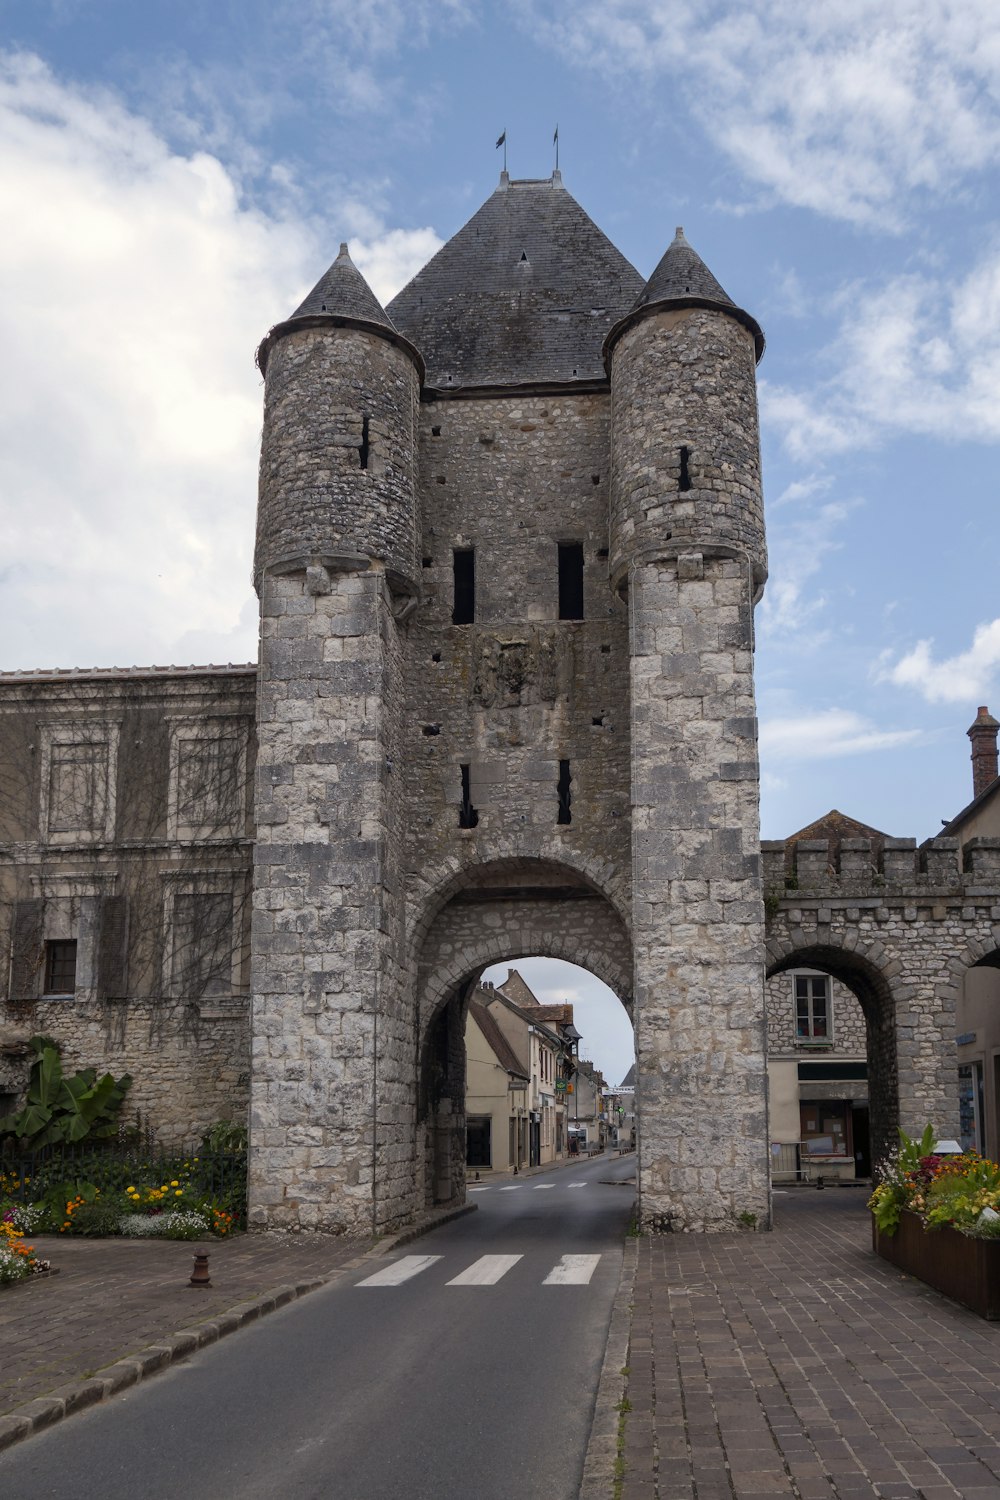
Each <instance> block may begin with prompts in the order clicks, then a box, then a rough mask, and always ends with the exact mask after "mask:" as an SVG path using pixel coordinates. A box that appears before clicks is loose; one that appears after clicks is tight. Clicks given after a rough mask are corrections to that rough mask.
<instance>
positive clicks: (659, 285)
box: [606, 227, 764, 360]
mask: <svg viewBox="0 0 1000 1500" xmlns="http://www.w3.org/2000/svg"><path fill="white" fill-rule="evenodd" d="M653 307H656V308H661V307H718V308H722V309H723V310H724V311H726V312H728V313H731V314H732V316H733V317H734V318H736V319H737V321H738V322H740V323H742V324H743V325H744V327H745V328H749V330H750V332H751V333H752V334H753V337H754V344H755V345H756V349H757V358H758V360H759V359H760V357H761V355H762V354H763V352H764V335H763V333H762V331H761V328H760V325H759V323H758V322H757V320H756V319H755V318H752V317H751V316H750V314H749V313H747V312H744V311H743V309H742V308H741V307H737V306H736V303H735V302H734V301H733V299H732V297H730V296H729V294H728V293H727V292H725V291H724V290H723V288H722V287H721V286H720V284H719V282H718V281H716V279H715V277H714V276H713V275H712V273H711V271H710V270H709V269H708V267H707V266H706V264H705V262H704V261H703V260H702V258H701V256H700V255H699V254H698V252H697V250H695V248H694V246H693V245H691V244H689V243H688V240H687V239H686V237H685V234H684V230H683V229H682V228H680V227H678V229H677V232H676V234H675V235H674V238H673V239H672V240H671V242H670V244H669V245H668V246H667V249H666V251H665V252H664V255H663V258H662V259H661V261H660V263H659V265H658V266H657V267H656V270H655V271H654V272H653V274H652V276H651V277H650V278H649V280H648V281H647V282H646V285H645V286H644V287H643V289H642V291H641V292H640V293H639V295H638V297H637V298H636V299H635V302H634V303H633V304H632V306H631V308H630V309H629V311H628V314H627V316H626V317H624V318H623V319H622V321H621V322H620V323H619V324H617V325H616V326H615V327H614V328H613V329H612V330H611V332H610V333H609V334H608V338H607V344H606V352H607V353H608V354H610V352H611V348H612V346H613V345H614V343H615V341H616V340H617V339H618V337H619V335H620V334H622V333H624V331H625V329H626V328H628V327H630V326H631V324H632V323H634V322H636V321H637V320H638V318H639V317H641V316H642V314H643V312H645V310H646V309H647V308H653Z"/></svg>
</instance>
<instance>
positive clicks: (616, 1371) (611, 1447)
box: [579, 1235, 639, 1500]
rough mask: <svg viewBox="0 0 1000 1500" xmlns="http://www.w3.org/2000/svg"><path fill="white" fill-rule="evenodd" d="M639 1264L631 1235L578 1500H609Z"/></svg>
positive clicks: (624, 1256) (637, 1245) (623, 1265)
mask: <svg viewBox="0 0 1000 1500" xmlns="http://www.w3.org/2000/svg"><path fill="white" fill-rule="evenodd" d="M638 1264H639V1242H638V1239H637V1238H636V1237H635V1236H634V1235H630V1236H629V1237H628V1239H627V1240H626V1241H625V1248H624V1251H623V1254H622V1272H621V1276H620V1278H619V1281H618V1291H617V1292H616V1293H615V1302H614V1306H613V1308H612V1309H611V1325H610V1327H609V1328H608V1342H607V1347H606V1348H605V1351H604V1363H603V1365H602V1366H601V1378H600V1381H599V1382H598V1386H597V1401H596V1402H595V1405H594V1420H593V1423H592V1424H591V1428H590V1440H589V1442H588V1443H587V1457H586V1458H585V1460H584V1464H583V1483H582V1484H581V1486H580V1496H579V1500H611V1496H612V1495H613V1493H614V1485H615V1460H616V1459H617V1457H618V1417H619V1408H620V1406H621V1403H622V1401H623V1400H624V1398H625V1393H626V1391H627V1389H628V1376H627V1375H626V1374H625V1373H624V1372H625V1370H626V1369H627V1368H628V1351H629V1343H630V1341H631V1337H632V1303H633V1297H634V1293H635V1275H636V1268H637V1267H638Z"/></svg>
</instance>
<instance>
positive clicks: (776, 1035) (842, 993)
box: [765, 965, 867, 1060]
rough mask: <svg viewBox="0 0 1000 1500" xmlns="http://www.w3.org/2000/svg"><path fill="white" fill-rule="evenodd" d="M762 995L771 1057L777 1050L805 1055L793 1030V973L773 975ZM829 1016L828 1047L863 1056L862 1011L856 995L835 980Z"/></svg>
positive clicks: (839, 1052) (831, 989)
mask: <svg viewBox="0 0 1000 1500" xmlns="http://www.w3.org/2000/svg"><path fill="white" fill-rule="evenodd" d="M803 967H808V965H804V966H803ZM765 997H766V1009H767V1050H768V1052H769V1053H770V1054H771V1056H774V1055H775V1054H776V1053H779V1052H781V1053H786V1054H791V1053H793V1052H796V1051H798V1052H801V1054H802V1057H803V1058H804V1057H805V1056H806V1053H807V1049H805V1048H802V1047H801V1046H800V1045H799V1044H800V1041H801V1038H800V1037H799V1036H798V1035H797V1033H796V1011H795V983H794V980H793V978H792V976H791V975H790V974H788V973H782V974H775V975H773V976H772V977H771V978H770V979H769V980H768V981H767V984H766V985H765ZM830 1015H831V1025H830V1035H829V1041H830V1048H831V1050H832V1051H834V1052H836V1053H837V1054H838V1055H841V1054H846V1055H848V1056H850V1057H864V1055H865V1047H866V1045H867V1040H866V1034H865V1015H864V1011H863V1010H862V1009H861V1006H860V1005H859V1003H858V999H857V996H856V995H855V994H854V993H853V992H852V991H851V990H849V989H848V987H847V985H845V984H842V983H841V982H840V980H838V979H835V980H834V981H833V983H832V984H831V986H830ZM817 1055H818V1056H820V1054H817ZM800 1060H801V1059H800Z"/></svg>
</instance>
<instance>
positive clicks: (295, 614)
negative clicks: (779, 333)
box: [250, 173, 768, 1232]
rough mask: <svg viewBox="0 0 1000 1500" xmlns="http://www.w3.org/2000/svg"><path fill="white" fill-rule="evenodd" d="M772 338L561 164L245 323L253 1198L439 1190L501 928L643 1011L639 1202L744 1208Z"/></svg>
mask: <svg viewBox="0 0 1000 1500" xmlns="http://www.w3.org/2000/svg"><path fill="white" fill-rule="evenodd" d="M762 348H763V338H762V335H761V333H760V329H759V328H758V326H757V324H756V323H755V322H754V320H753V319H752V318H750V317H749V316H748V315H747V314H746V313H744V312H742V311H741V310H740V309H739V308H737V307H736V306H735V305H734V304H733V303H732V302H731V301H730V299H729V298H728V297H727V295H726V294H725V292H724V291H723V290H722V288H721V287H720V286H719V284H718V282H716V281H715V279H714V277H712V275H711V274H710V273H709V271H708V270H707V268H706V267H705V265H704V264H703V262H702V261H701V260H700V259H699V258H698V256H697V255H696V254H695V252H694V251H693V250H692V249H691V248H690V246H689V245H688V244H687V243H686V241H685V240H684V237H683V234H681V233H680V232H678V236H677V238H676V239H675V240H674V242H673V244H672V245H671V246H670V248H669V249H668V250H667V252H666V254H665V256H664V258H663V260H662V261H661V263H660V265H659V266H658V267H657V269H656V270H655V272H654V273H653V276H652V277H651V278H650V280H649V282H647V283H644V282H643V279H642V277H641V276H640V275H639V274H638V273H637V272H636V271H635V270H634V269H633V267H632V266H630V265H629V264H628V262H627V261H626V260H625V259H624V257H623V256H622V255H621V254H620V253H619V252H618V251H617V250H616V249H615V247H614V246H613V245H611V244H610V242H609V241H608V240H607V239H606V238H605V236H604V235H603V234H602V233H601V231H600V230H599V229H598V228H597V227H596V225H595V224H594V223H593V222H592V221H591V220H590V219H589V218H588V217H587V215H586V214H585V213H584V212H583V210H582V209H581V208H580V206H579V205H578V204H577V203H576V202H575V201H574V199H573V198H572V197H571V196H570V195H569V193H568V192H566V190H565V189H564V187H563V185H562V180H561V178H560V176H559V174H558V173H555V174H554V175H553V177H552V178H551V179H544V180H541V181H524V182H522V181H511V180H510V179H509V178H508V177H507V174H506V173H504V174H503V175H502V176H501V180H500V184H499V187H498V188H497V190H496V192H495V193H493V194H492V195H491V197H490V198H489V199H488V200H487V202H486V203H485V204H484V205H483V206H482V208H480V209H479V211H478V212H477V213H476V214H475V215H474V216H473V218H472V219H471V220H470V221H469V223H468V224H467V225H466V226H465V227H464V228H463V229H462V230H460V231H459V232H458V234H456V235H455V236H454V238H453V239H452V240H450V241H449V242H448V244H446V245H445V246H444V247H443V249H442V250H441V251H439V253H438V254H437V255H436V256H435V257H434V258H433V260H431V261H430V263H429V264H428V265H427V266H426V267H425V268H424V269H423V270H422V271H421V272H420V273H419V274H418V275H417V276H416V277H415V278H414V279H413V281H412V282H410V284H409V285H408V286H407V287H406V288H404V290H403V291H402V292H401V293H400V294H399V295H398V297H396V299H395V300H394V301H393V302H392V303H391V304H390V305H389V307H388V309H387V310H386V309H383V308H382V307H381V306H380V305H379V303H378V301H377V299H376V298H375V297H374V295H373V293H372V292H371V290H370V289H369V287H368V286H367V285H366V283H365V282H364V280H363V278H362V277H361V276H360V274H359V272H358V271H357V270H356V269H355V267H354V266H353V264H352V263H351V261H350V258H349V256H348V253H347V249H346V247H345V246H342V247H341V251H340V254H339V256H338V257H337V259H336V261H335V262H334V264H333V265H332V266H331V268H330V270H329V271H328V272H327V273H326V275H325V276H324V277H323V278H322V279H321V281H320V282H319V284H318V285H317V286H316V288H315V290H314V291H313V292H311V293H310V295H309V296H308V297H307V298H306V300H305V302H303V304H302V306H301V307H300V308H299V309H298V310H297V311H296V312H295V313H294V314H293V315H292V316H291V317H290V318H289V319H288V320H287V321H286V322H284V323H280V324H278V325H277V326H276V327H275V328H273V329H272V330H271V332H270V333H269V334H268V335H267V337H266V339H265V340H264V342H263V344H262V345H261V348H260V351H259V362H260V366H261V369H262V371H263V372H264V374H265V378H266V392H265V415H264V435H263V444H262V452H261V474H260V503H259V513H258V537H257V558H256V581H257V588H258V592H259V595H260V601H261V656H260V679H259V689H258V692H259V702H258V735H259V756H258V764H257V776H258V783H257V790H256V817H257V850H256V857H255V892H254V913H253V927H252V946H253V1078H252V1107H251V1187H250V1191H251V1220H252V1222H255V1223H258V1224H267V1223H271V1224H275V1225H285V1226H289V1227H303V1228H324V1229H335V1230H344V1231H358V1232H369V1231H371V1230H373V1229H374V1230H379V1231H380V1230H384V1229H387V1228H389V1227H392V1226H394V1225H397V1224H400V1223H403V1222H405V1221H406V1220H407V1219H408V1218H411V1217H413V1215H414V1214H416V1213H417V1212H418V1211H419V1210H421V1209H422V1208H423V1207H424V1206H425V1205H427V1204H430V1203H435V1202H437V1203H446V1202H452V1201H455V1200H456V1199H459V1198H461V1197H462V1196H463V1195H464V1117H463V1108H464V1104H463V1100H464V1042H463V1036H464V1013H465V1007H466V1004H467V1000H468V995H469V992H470V989H471V986H472V985H473V984H474V982H475V981H476V979H477V978H478V976H479V974H480V973H481V972H482V970H483V968H484V967H486V966H487V965H488V964H490V963H493V962H496V961H498V960H500V959H503V958H508V957H509V958H516V957H518V956H523V955H525V954H530V953H542V954H549V955H551V956H554V957H561V958H566V959H570V960H572V961H575V962H578V963H580V964H583V965H584V966H586V967H588V968H590V969H591V970H593V971H594V972H595V973H597V974H598V975H600V977H601V978H603V979H605V980H606V981H607V982H608V983H609V984H610V985H611V986H612V988H613V989H615V991H616V992H617V993H618V995H619V996H620V998H621V999H622V1001H623V1003H624V1004H625V1005H626V1006H627V1007H628V1008H629V1009H630V1011H631V1012H632V1014H633V1017H634V1020H635V1025H636V1040H637V1054H638V1087H637V1095H638V1109H639V1117H640V1174H639V1180H640V1212H641V1216H642V1220H643V1222H644V1223H645V1224H647V1225H649V1226H651V1227H658V1228H692V1229H701V1228H703V1229H718V1228H725V1227H727V1226H728V1225H732V1224H733V1223H734V1222H735V1220H736V1217H737V1215H739V1214H740V1213H746V1212H749V1213H753V1214H756V1215H757V1217H758V1219H759V1220H761V1221H766V1219H767V1216H768V1185H767V1183H768V1174H767V1122H766V1103H765V1074H764V1041H763V966H762V963H763V907H762V901H761V886H760V874H759V844H758V823H757V801H758V772H757V754H756V740H755V717H754V696H753V676H752V610H753V605H754V603H755V602H756V599H757V597H758V596H759V593H760V590H761V588H762V586H763V580H764V577H765V553H764V531H763V518H762V511H761V499H760V475H759V467H760V466H759V446H758V438H757V415H756V389H755V374H754V370H755V361H756V358H758V357H759V355H760V353H761V350H762Z"/></svg>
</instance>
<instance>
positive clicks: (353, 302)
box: [292, 242, 396, 333]
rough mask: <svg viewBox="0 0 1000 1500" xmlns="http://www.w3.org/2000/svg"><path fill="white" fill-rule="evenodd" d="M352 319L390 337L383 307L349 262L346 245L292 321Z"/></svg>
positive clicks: (389, 322) (359, 273)
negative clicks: (386, 330)
mask: <svg viewBox="0 0 1000 1500" xmlns="http://www.w3.org/2000/svg"><path fill="white" fill-rule="evenodd" d="M324 313H327V314H329V315H330V316H331V317H338V318H353V319H356V320H357V321H358V322H359V323H375V324H377V325H378V326H380V327H382V328H388V329H390V330H391V331H392V332H393V333H395V332H396V329H395V328H393V325H392V321H391V319H390V318H389V317H388V315H387V314H386V311H385V309H384V307H383V306H382V304H381V302H380V301H379V300H378V298H377V297H376V295H375V293H374V292H373V291H372V289H371V287H370V286H369V285H368V283H367V281H366V280H365V278H364V277H363V276H362V274H361V272H360V271H359V270H358V268H357V266H356V265H355V264H354V262H353V260H352V259H351V255H350V251H349V250H348V248H347V244H346V242H342V243H341V246H340V251H339V253H338V255H337V259H336V260H335V261H334V263H333V265H332V266H331V267H330V269H329V270H328V271H325V272H324V273H323V275H322V276H321V277H320V279H319V281H317V283H316V285H315V286H314V287H313V289H312V291H311V292H310V293H309V295H308V297H306V298H305V300H304V301H302V302H300V304H299V306H298V307H297V308H296V309H295V311H294V312H293V313H292V318H314V317H321V316H322V315H323V314H324Z"/></svg>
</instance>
